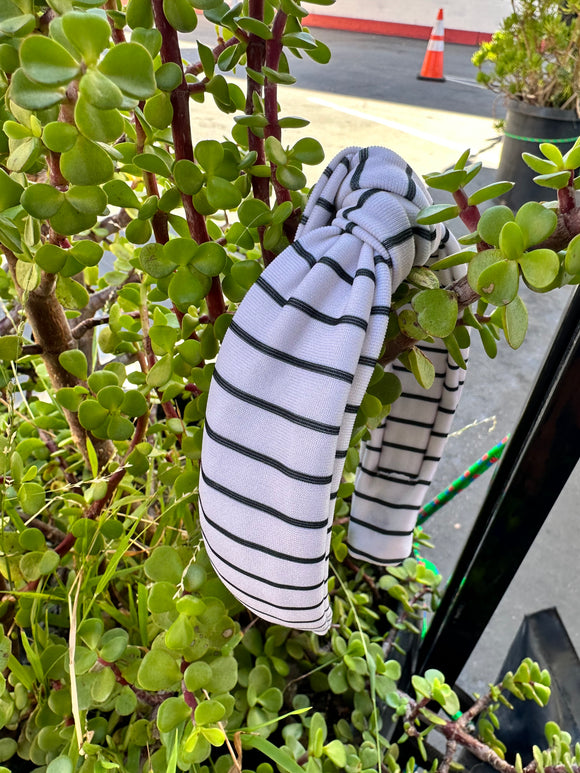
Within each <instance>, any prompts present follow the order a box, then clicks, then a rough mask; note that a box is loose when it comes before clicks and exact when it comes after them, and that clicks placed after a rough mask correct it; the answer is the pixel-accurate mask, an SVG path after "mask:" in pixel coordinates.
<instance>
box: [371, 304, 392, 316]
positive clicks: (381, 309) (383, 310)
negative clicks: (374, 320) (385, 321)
mask: <svg viewBox="0 0 580 773" xmlns="http://www.w3.org/2000/svg"><path fill="white" fill-rule="evenodd" d="M390 313H391V307H390V306H371V314H382V315H383V316H385V317H388V315H389V314H390Z"/></svg>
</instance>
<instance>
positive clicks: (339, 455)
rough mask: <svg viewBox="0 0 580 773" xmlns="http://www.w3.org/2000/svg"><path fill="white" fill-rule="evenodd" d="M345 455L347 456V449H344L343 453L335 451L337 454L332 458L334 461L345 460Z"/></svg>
mask: <svg viewBox="0 0 580 773" xmlns="http://www.w3.org/2000/svg"><path fill="white" fill-rule="evenodd" d="M347 454H348V448H347V449H345V450H344V451H337V452H336V453H335V454H334V458H335V459H346V455H347Z"/></svg>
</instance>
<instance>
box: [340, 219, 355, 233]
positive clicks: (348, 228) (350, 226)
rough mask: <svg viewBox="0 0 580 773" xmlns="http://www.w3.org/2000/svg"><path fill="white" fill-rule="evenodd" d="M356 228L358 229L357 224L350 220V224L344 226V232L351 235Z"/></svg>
mask: <svg viewBox="0 0 580 773" xmlns="http://www.w3.org/2000/svg"><path fill="white" fill-rule="evenodd" d="M355 228H356V223H353V222H352V220H350V221H349V222H348V223H347V224H346V225H345V226H344V229H343V230H344V231H345V232H346V233H347V234H351V233H352V232H353V231H354V229H355Z"/></svg>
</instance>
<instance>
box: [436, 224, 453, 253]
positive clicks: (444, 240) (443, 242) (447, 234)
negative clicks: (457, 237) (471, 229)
mask: <svg viewBox="0 0 580 773" xmlns="http://www.w3.org/2000/svg"><path fill="white" fill-rule="evenodd" d="M444 228H445V233H444V234H443V236H442V237H441V241H440V242H439V249H441V247H444V246H445V245H446V244H447V242H448V241H449V237H450V236H451V231H450V230H449V228H447V226H444Z"/></svg>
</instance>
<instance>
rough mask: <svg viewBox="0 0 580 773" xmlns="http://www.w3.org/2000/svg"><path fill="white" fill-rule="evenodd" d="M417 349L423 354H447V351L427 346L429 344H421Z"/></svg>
mask: <svg viewBox="0 0 580 773" xmlns="http://www.w3.org/2000/svg"><path fill="white" fill-rule="evenodd" d="M419 348H420V349H421V350H422V351H425V352H432V353H433V354H447V349H441V348H440V347H438V346H429V344H423V343H422V344H421V345H420V346H419Z"/></svg>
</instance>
